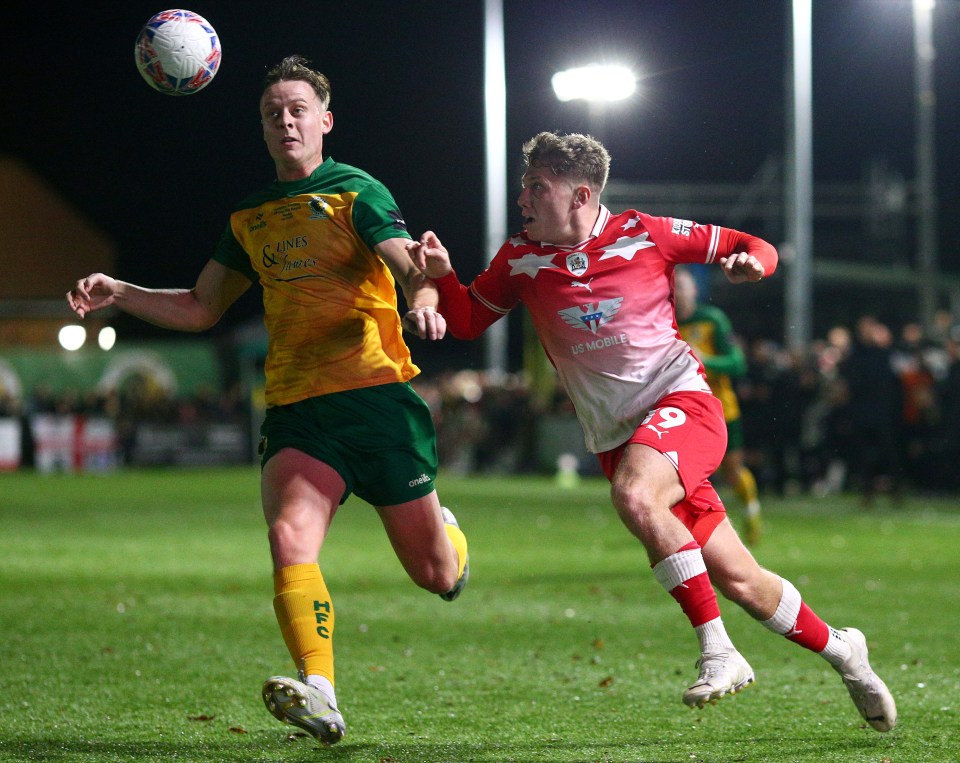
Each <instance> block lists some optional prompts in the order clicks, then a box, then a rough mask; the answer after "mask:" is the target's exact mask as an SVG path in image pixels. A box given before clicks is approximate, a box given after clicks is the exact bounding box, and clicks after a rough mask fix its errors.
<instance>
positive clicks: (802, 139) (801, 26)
mask: <svg viewBox="0 0 960 763" xmlns="http://www.w3.org/2000/svg"><path fill="white" fill-rule="evenodd" d="M811 2H812V0H792V10H793V24H792V45H791V48H792V57H791V60H792V62H793V63H792V67H791V70H790V74H791V76H790V81H789V83H788V84H789V87H788V91H789V93H790V98H789V99H788V104H787V113H788V114H789V120H788V125H787V151H786V157H785V165H786V166H785V173H784V174H785V180H786V183H785V189H784V190H785V196H786V202H787V203H786V206H787V209H786V223H787V224H786V234H787V243H788V245H789V251H788V252H787V254H788V256H787V257H785V260H786V261H785V263H784V265H786V268H785V270H786V277H787V280H786V299H785V300H784V307H785V315H784V330H785V335H786V337H785V338H786V343H787V347H788V348H789V349H791V350H797V351H802V350H803V349H804V348H806V347H807V346H808V345H809V343H810V341H811V339H812V338H813V117H812V101H813V98H812V90H813V87H812V79H813V77H812V68H813V67H812V60H813V59H812V43H811V36H812V32H811V27H812V24H811V16H812V14H811Z"/></svg>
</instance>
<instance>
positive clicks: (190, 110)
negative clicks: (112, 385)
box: [0, 0, 960, 363]
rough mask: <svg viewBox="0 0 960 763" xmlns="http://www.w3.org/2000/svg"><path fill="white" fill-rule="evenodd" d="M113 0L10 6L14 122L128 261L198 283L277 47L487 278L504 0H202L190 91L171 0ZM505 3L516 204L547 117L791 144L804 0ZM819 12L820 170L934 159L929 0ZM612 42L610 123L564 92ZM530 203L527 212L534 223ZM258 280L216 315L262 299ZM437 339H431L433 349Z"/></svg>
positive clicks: (8, 108) (727, 159) (953, 233)
mask: <svg viewBox="0 0 960 763" xmlns="http://www.w3.org/2000/svg"><path fill="white" fill-rule="evenodd" d="M113 6H114V7H113V8H112V9H111V10H109V11H106V10H97V9H88V8H84V7H81V6H76V5H72V6H69V8H67V9H64V10H63V11H58V10H57V8H56V6H49V5H48V6H42V5H39V4H34V5H31V6H30V7H22V6H21V7H19V8H18V9H17V10H16V12H12V11H10V12H8V13H7V14H5V15H6V18H5V20H4V30H3V32H2V35H3V46H2V47H3V53H2V55H3V58H4V60H5V63H4V67H3V71H4V72H5V73H6V75H7V77H6V87H5V88H4V92H3V96H2V102H3V104H4V107H3V113H4V120H3V121H4V124H5V129H4V131H3V141H2V146H0V151H2V153H6V154H10V155H13V156H15V157H18V158H20V159H22V160H24V161H25V162H26V163H27V164H28V165H29V166H30V167H31V168H32V169H33V170H34V171H36V172H37V173H38V174H39V175H40V176H41V177H43V178H44V179H45V180H47V181H48V182H49V183H51V184H52V185H53V186H54V187H55V188H56V189H58V190H59V191H60V192H61V193H62V194H64V195H65V196H66V197H68V198H69V199H70V200H71V201H72V202H73V203H74V204H75V205H76V206H77V207H78V208H79V209H80V210H81V211H82V212H83V213H84V214H85V215H86V216H88V217H89V218H90V219H91V220H92V221H93V222H94V223H95V224H97V225H98V226H99V227H101V228H102V229H103V230H104V231H106V232H107V233H108V234H109V235H111V236H112V237H113V238H114V239H115V241H116V243H117V245H118V249H119V261H118V264H117V270H116V273H114V274H113V275H116V276H117V277H119V278H123V279H126V280H131V281H134V282H137V283H141V284H143V285H147V286H190V285H192V284H193V281H194V279H195V277H196V274H197V273H198V272H199V270H200V268H201V267H202V266H203V264H204V262H205V261H206V260H207V258H208V257H209V255H210V253H211V251H212V249H213V246H214V244H215V243H216V241H217V238H218V237H219V234H220V232H221V230H222V229H223V227H224V225H225V224H226V221H227V216H228V213H229V211H230V209H231V207H232V205H233V204H234V203H235V202H236V201H238V200H239V198H241V197H242V196H244V195H245V194H246V193H247V192H249V191H252V190H256V189H258V188H259V187H261V186H262V185H264V184H266V183H267V182H269V181H270V180H272V179H273V164H272V161H271V160H270V158H269V156H268V155H267V152H266V150H265V148H264V146H263V144H262V140H261V133H260V127H259V123H258V114H257V101H258V97H259V94H260V91H261V85H260V82H261V78H262V75H263V73H264V70H265V68H266V67H267V66H268V65H271V64H274V63H276V62H277V61H278V60H279V59H281V58H282V57H283V56H285V55H287V54H290V53H301V54H303V55H305V56H307V57H308V58H310V59H311V61H312V62H313V64H314V66H315V67H316V68H318V69H320V70H321V71H323V72H325V73H326V74H327V75H328V76H329V77H330V79H331V81H332V84H333V99H332V103H331V110H332V111H333V113H334V117H335V126H334V130H333V132H332V133H331V134H330V135H329V136H328V138H327V142H326V145H325V148H326V154H327V155H329V156H332V157H333V158H334V159H336V160H337V161H341V162H346V163H349V164H355V165H357V166H359V167H362V168H363V169H365V170H367V171H369V172H370V173H372V174H373V175H375V176H377V177H378V178H380V179H381V180H382V181H383V182H384V183H385V184H386V185H387V186H388V187H389V188H390V189H391V190H392V192H393V194H394V196H395V197H396V198H397V200H398V202H399V204H400V206H401V209H402V210H403V212H404V215H405V217H406V220H407V222H408V225H409V227H410V231H411V233H412V234H413V235H417V234H419V233H420V232H421V231H423V230H424V229H427V228H432V229H434V230H436V231H438V233H439V234H440V235H441V237H442V238H443V239H444V241H445V243H446V244H447V245H448V247H449V249H450V251H451V253H452V255H453V257H454V259H455V262H456V264H457V267H458V271H459V272H460V274H461V276H462V277H463V278H464V279H469V278H471V277H472V276H474V275H475V274H476V273H477V272H478V271H479V270H480V269H481V268H482V266H483V262H484V256H485V244H484V232H485V222H484V220H485V215H486V209H485V203H486V202H485V190H484V187H485V186H484V118H483V2H482V0H446V1H444V0H411V1H410V2H383V1H380V0H356V1H355V2H351V3H318V2H303V1H301V0H292V1H291V2H286V3H278V4H275V5H273V4H271V5H267V4H262V3H256V4H254V3H246V2H233V1H227V0H196V2H194V3H193V4H192V5H190V6H188V7H189V9H190V10H193V11H195V12H197V13H199V14H201V15H202V16H204V17H205V18H207V20H208V21H209V22H210V23H211V24H212V25H213V26H214V27H215V28H216V30H217V32H218V33H219V35H220V38H221V42H222V46H223V63H222V66H221V68H220V71H219V73H218V74H217V76H216V78H215V79H214V81H213V82H212V84H210V85H209V86H208V87H207V88H206V89H205V90H203V91H201V92H200V93H198V94H196V95H193V96H189V97H180V98H176V97H171V96H165V95H161V94H159V93H157V92H154V91H153V90H151V89H150V88H149V87H148V86H147V85H146V83H144V82H143V80H142V79H141V78H140V75H139V74H138V72H137V70H136V68H135V66H134V61H133V45H134V40H135V38H136V36H137V33H138V32H139V29H140V27H141V26H142V25H143V23H144V22H145V21H146V20H147V19H148V18H149V17H150V16H151V15H152V14H153V13H155V12H157V11H160V10H164V9H165V8H166V6H157V5H156V4H148V3H143V2H124V3H117V4H113ZM504 6H505V11H504V14H505V28H506V51H507V115H508V136H507V145H508V150H509V170H510V181H509V182H510V193H509V197H510V199H511V205H512V199H513V198H514V196H515V191H516V190H517V189H518V188H519V183H518V180H519V175H520V172H521V170H520V166H519V147H520V145H521V143H522V142H523V141H524V140H525V139H527V138H529V137H530V136H532V135H533V134H535V133H536V132H538V131H540V130H544V129H550V130H560V131H590V130H593V129H595V130H596V132H597V133H598V134H599V137H600V138H601V139H602V140H603V141H604V143H605V144H606V145H607V147H608V148H609V149H610V151H611V153H612V155H613V159H614V163H613V169H612V173H611V176H612V177H615V178H619V179H629V180H637V181H643V182H678V181H683V182H697V181H700V182H716V181H729V182H737V183H741V182H742V183H747V182H749V180H750V179H751V178H752V177H754V175H755V174H756V173H757V171H758V169H759V168H760V166H761V165H762V163H763V162H764V160H765V159H766V157H767V156H769V155H779V154H782V152H783V146H784V119H785V118H784V114H785V99H786V95H785V87H784V82H785V61H786V59H787V56H788V52H787V51H788V47H787V43H788V38H789V28H790V25H789V7H790V6H789V2H788V1H787V0H784V1H783V2H779V1H777V0H769V1H768V2H759V3H758V2H756V0H725V1H724V2H716V0H702V1H701V0H677V1H676V2H667V1H666V0H658V1H654V0H634V1H633V2H619V1H616V0H592V1H591V2H583V1H582V0H580V1H579V2H571V1H568V0H555V1H553V2H548V1H546V0H526V1H524V2H517V1H515V0H505V2H504ZM813 18H814V35H813V39H814V42H813V46H814V121H815V133H814V152H815V179H816V181H817V182H826V181H842V182H855V181H858V180H859V179H860V178H861V177H862V175H863V173H864V167H865V165H866V163H867V162H869V161H871V160H875V159H877V158H880V159H882V160H883V161H884V162H885V163H886V164H887V165H888V167H889V168H891V169H892V170H894V171H896V172H899V173H900V174H902V175H903V176H904V177H906V178H908V179H909V178H912V177H913V174H914V149H913V146H914V140H915V138H914V93H913V55H914V54H913V26H912V4H911V2H909V1H908V0H879V1H878V0H845V1H844V2H815V3H814V4H813ZM934 23H935V34H936V49H937V59H936V63H935V67H936V78H937V79H936V89H937V93H938V103H937V123H938V135H937V152H938V194H939V201H940V232H941V251H940V259H941V265H942V267H943V268H945V269H947V270H950V271H952V272H953V273H956V272H958V271H960V250H958V247H957V244H956V242H957V238H958V233H960V230H958V228H960V224H958V217H960V204H958V197H960V187H958V183H960V181H958V174H960V173H958V170H960V145H958V143H960V142H958V141H957V140H956V138H955V137H954V132H955V127H954V126H955V125H956V124H957V122H958V119H960V2H958V1H957V0H939V1H938V2H937V5H936V9H935V22H934ZM592 61H601V62H621V63H626V64H628V65H630V66H632V67H634V68H635V70H636V71H637V72H638V73H639V75H640V90H639V92H638V93H637V94H636V95H635V96H633V97H632V98H631V99H629V100H628V101H624V102H621V103H617V104H613V105H611V106H610V107H609V109H608V111H607V114H606V116H605V118H604V119H603V121H602V123H598V122H597V120H593V121H591V118H590V115H589V113H588V111H587V108H586V107H585V106H584V105H583V104H580V103H577V102H572V103H566V104H563V103H560V102H558V101H557V100H556V98H555V97H554V95H553V91H552V89H551V86H550V77H551V75H552V74H553V73H554V72H555V71H557V70H558V69H562V68H566V67H569V66H573V65H583V64H586V63H590V62H592ZM513 210H514V208H513V207H512V206H511V210H510V218H509V220H510V223H509V230H510V231H511V232H512V231H514V230H515V229H517V228H518V227H519V218H518V216H517V215H515V214H514V211H513ZM675 214H676V215H677V216H680V217H684V216H688V215H686V214H685V213H684V210H683V209H677V210H676V211H675ZM699 222H717V223H721V224H722V223H723V222H724V221H723V220H699ZM773 243H775V244H779V243H781V242H780V241H776V240H774V242H773ZM29 256H30V253H29V252H25V253H24V257H25V258H29ZM5 275H6V277H8V278H9V277H13V278H16V277H18V275H22V274H16V273H13V274H5ZM82 275H85V274H84V273H78V274H77V276H78V277H80V276H82ZM70 286H71V284H59V285H58V290H60V289H62V290H63V291H66V289H68V288H69V287H70ZM252 291H253V290H252ZM255 297H256V295H252V296H251V298H250V299H245V300H243V301H242V302H241V303H240V304H239V305H237V306H235V307H234V308H233V309H232V310H231V311H230V313H229V314H228V316H227V317H226V318H225V319H224V321H223V322H222V324H221V325H220V326H218V327H217V328H216V329H215V330H214V331H215V332H225V331H229V330H230V329H231V328H232V327H234V326H235V325H237V324H238V323H239V322H242V321H246V320H250V319H251V318H254V317H255V316H256V315H258V313H259V305H258V303H257V299H256V298H255ZM767 308H768V309H769V310H770V315H771V320H770V321H768V322H766V324H765V325H767V326H768V327H769V330H770V331H771V332H773V333H776V332H777V331H779V330H780V329H779V326H778V321H779V317H780V312H781V310H782V308H781V307H780V306H779V305H776V304H773V303H771V304H769V305H768V306H767ZM735 322H736V321H735ZM117 325H118V331H119V333H120V337H121V339H124V338H135V337H138V336H156V335H157V334H156V332H157V331H158V330H156V329H151V328H150V327H147V326H146V325H144V324H141V323H139V322H137V321H134V320H131V319H125V318H123V317H121V318H119V319H118V321H117ZM514 333H515V331H514ZM774 338H777V337H774ZM423 352H424V350H423V349H421V350H415V354H417V355H418V357H420V358H421V360H423V357H422V355H423ZM426 352H427V354H428V355H431V356H433V355H436V356H438V357H439V355H443V356H444V358H445V359H446V360H447V361H449V362H452V363H461V362H476V361H477V358H478V353H479V349H478V347H476V346H470V347H467V346H466V345H463V344H460V343H457V342H455V341H452V340H451V341H446V342H445V343H444V344H443V345H442V347H437V348H430V349H429V350H426Z"/></svg>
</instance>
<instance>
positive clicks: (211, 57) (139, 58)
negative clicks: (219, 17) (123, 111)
mask: <svg viewBox="0 0 960 763" xmlns="http://www.w3.org/2000/svg"><path fill="white" fill-rule="evenodd" d="M133 53H134V56H135V57H136V62H137V69H139V70H140V74H141V75H143V78H144V79H145V80H146V81H147V84H148V85H150V87H152V88H153V89H154V90H159V91H160V92H161V93H166V94H167V95H192V94H193V93H196V92H198V91H200V90H202V89H203V88H205V87H206V86H207V85H209V84H210V80H212V79H213V77H214V75H215V74H216V73H217V69H219V68H220V38H219V37H217V32H216V30H215V29H214V28H213V27H212V26H210V23H209V22H208V21H207V20H206V19H205V18H203V16H198V15H197V14H196V13H193V12H192V11H184V10H181V9H179V8H175V9H173V10H169V11H161V12H160V13H158V14H156V15H155V16H153V17H151V18H150V20H149V21H148V22H147V23H146V24H144V25H143V29H141V30H140V35H139V36H138V37H137V44H136V45H135V46H134V51H133Z"/></svg>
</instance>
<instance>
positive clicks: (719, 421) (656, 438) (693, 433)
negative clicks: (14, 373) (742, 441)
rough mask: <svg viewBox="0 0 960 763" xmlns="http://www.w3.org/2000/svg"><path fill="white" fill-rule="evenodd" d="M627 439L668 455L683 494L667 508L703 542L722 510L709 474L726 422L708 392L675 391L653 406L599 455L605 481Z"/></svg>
mask: <svg viewBox="0 0 960 763" xmlns="http://www.w3.org/2000/svg"><path fill="white" fill-rule="evenodd" d="M630 443H640V444H642V445H647V446H649V447H651V448H653V449H654V450H656V451H658V452H660V453H663V455H664V457H666V458H668V459H670V462H671V463H672V464H673V465H674V467H675V468H676V470H677V473H678V474H679V476H680V482H681V484H682V485H683V489H684V490H685V491H686V496H685V497H684V499H683V500H682V501H680V502H679V503H678V504H677V505H676V506H674V507H673V509H672V511H673V513H674V515H675V516H676V517H677V519H679V520H680V521H681V522H683V524H684V526H685V527H686V528H687V529H688V530H689V531H690V533H691V534H692V535H693V538H694V540H696V541H697V543H699V544H700V546H704V545H706V543H707V540H708V539H709V538H710V535H711V534H712V533H713V531H714V529H716V527H717V525H718V524H720V523H721V522H722V521H723V519H724V517H725V516H726V515H727V511H726V509H725V508H724V506H723V502H722V501H721V500H720V496H718V495H717V491H716V490H714V488H713V485H712V484H710V475H712V474H713V473H714V472H715V471H716V470H717V467H718V466H720V462H721V461H722V460H723V455H724V453H725V452H726V450H727V426H726V423H725V422H724V420H723V408H722V406H721V405H720V401H719V400H718V399H717V398H715V397H714V396H713V395H711V394H710V393H708V392H674V393H673V394H671V395H667V396H666V397H664V398H663V399H662V400H660V401H659V402H658V403H657V407H656V408H654V409H653V410H652V411H650V413H649V414H647V417H646V418H645V419H644V420H643V421H642V422H641V423H640V426H638V427H637V431H635V432H634V433H633V436H632V437H630V439H629V440H627V441H626V442H625V443H623V444H622V445H618V446H617V447H616V448H614V449H613V450H608V451H605V452H603V453H598V454H597V458H599V459H600V466H601V468H602V469H603V473H604V474H605V475H607V479H608V480H611V481H612V480H613V475H614V473H615V472H616V470H617V466H619V464H620V459H621V458H623V451H624V449H625V448H626V447H627V445H629V444H630Z"/></svg>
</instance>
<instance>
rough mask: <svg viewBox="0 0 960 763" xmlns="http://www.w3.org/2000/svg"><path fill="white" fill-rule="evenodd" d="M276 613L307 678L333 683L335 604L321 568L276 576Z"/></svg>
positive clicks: (298, 566)
mask: <svg viewBox="0 0 960 763" xmlns="http://www.w3.org/2000/svg"><path fill="white" fill-rule="evenodd" d="M273 591H274V594H275V596H274V597H273V611H274V612H276V614H277V622H278V623H279V624H280V631H281V633H283V640H284V641H285V642H286V644H287V650H288V651H289V652H290V656H291V657H292V658H293V662H294V664H296V666H297V668H298V669H300V670H302V671H303V672H304V673H305V674H306V675H321V676H324V677H326V678H327V679H328V680H329V681H330V683H331V684H332V683H333V682H334V680H333V621H334V617H333V602H332V601H331V599H330V592H329V591H328V590H327V585H326V583H324V582H323V575H321V574H320V567H319V566H318V565H316V564H294V565H292V566H290V567H283V568H281V569H279V570H277V571H276V572H275V573H274V575H273Z"/></svg>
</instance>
